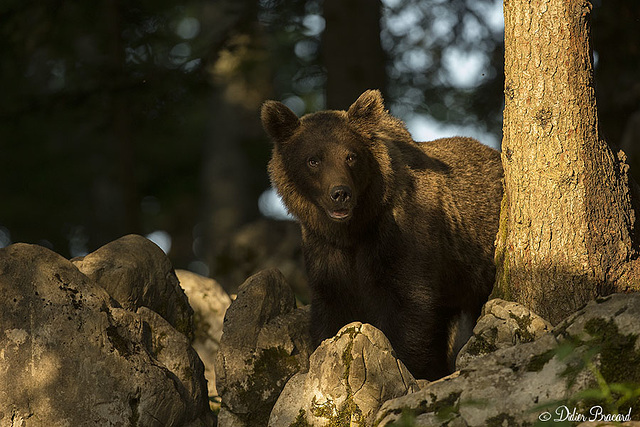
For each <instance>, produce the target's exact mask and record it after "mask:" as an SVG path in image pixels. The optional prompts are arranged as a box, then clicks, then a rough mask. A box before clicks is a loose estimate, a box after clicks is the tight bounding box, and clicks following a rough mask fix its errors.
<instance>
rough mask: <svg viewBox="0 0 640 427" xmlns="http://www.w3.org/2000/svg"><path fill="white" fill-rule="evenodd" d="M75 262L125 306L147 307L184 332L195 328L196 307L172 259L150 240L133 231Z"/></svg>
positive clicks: (74, 260)
mask: <svg viewBox="0 0 640 427" xmlns="http://www.w3.org/2000/svg"><path fill="white" fill-rule="evenodd" d="M72 261H73V263H74V264H75V265H76V267H77V268H78V270H80V271H81V272H82V273H84V274H85V275H86V276H87V277H89V278H90V279H92V280H93V281H95V282H96V283H97V284H98V285H99V286H101V287H102V288H104V289H105V290H106V291H107V292H108V293H109V295H111V297H113V299H115V300H116V301H118V303H119V304H120V305H121V306H122V307H123V308H126V309H127V310H131V311H136V310H137V309H138V308H139V307H147V308H150V309H151V310H153V311H155V312H156V313H158V314H159V315H161V316H162V317H163V318H164V319H165V320H167V321H168V322H169V323H170V324H171V325H173V327H174V328H176V329H177V330H178V331H180V332H182V333H183V334H185V335H190V334H191V331H193V310H192V309H191V307H190V306H189V301H188V299H187V296H186V295H185V294H184V291H183V290H182V288H181V287H180V283H179V282H178V278H177V277H176V275H175V272H174V271H173V266H172V265H171V261H169V258H167V256H166V255H165V254H164V252H162V249H160V248H159V247H158V246H157V245H156V244H155V243H153V242H151V241H150V240H148V239H145V238H144V237H142V236H138V235H135V234H131V235H128V236H124V237H121V238H120V239H118V240H114V241H113V242H110V243H107V244H106V245H104V246H103V247H101V248H100V249H98V250H97V251H95V252H92V253H90V254H89V255H87V256H85V257H83V258H75V259H73V260H72ZM190 338H191V337H190Z"/></svg>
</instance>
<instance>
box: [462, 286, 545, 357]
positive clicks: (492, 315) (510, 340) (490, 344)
mask: <svg viewBox="0 0 640 427" xmlns="http://www.w3.org/2000/svg"><path fill="white" fill-rule="evenodd" d="M551 329H552V326H551V324H550V323H549V322H547V321H546V320H544V319H543V318H542V317H540V316H538V315H537V314H535V313H534V312H532V311H531V310H529V309H528V308H527V307H525V306H523V305H522V304H518V303H517V302H511V301H505V300H502V299H499V298H496V299H492V300H489V301H488V302H487V303H486V304H485V305H484V307H483V308H482V315H481V316H480V319H478V323H477V324H476V326H475V327H474V328H473V335H472V336H471V338H469V341H468V342H467V343H466V344H465V346H464V347H462V349H461V350H460V353H458V357H457V359H456V369H463V368H464V367H465V366H467V365H468V364H469V363H470V362H471V361H472V360H473V359H476V358H478V357H482V356H484V355H486V354H489V353H491V352H494V351H496V350H499V349H502V348H507V347H512V346H514V345H516V344H519V343H527V342H532V341H535V340H536V339H538V338H540V337H541V336H542V335H544V334H546V333H548V332H550V331H551Z"/></svg>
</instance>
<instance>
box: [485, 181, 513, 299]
mask: <svg viewBox="0 0 640 427" xmlns="http://www.w3.org/2000/svg"><path fill="white" fill-rule="evenodd" d="M503 186H504V181H503ZM498 235H499V238H498V247H497V248H496V252H495V256H494V261H495V265H496V283H495V285H494V287H493V292H492V293H491V296H490V297H489V299H493V298H501V299H504V300H506V301H514V295H513V292H512V291H511V274H510V271H509V265H510V260H509V250H508V248H507V239H508V238H509V198H508V197H507V193H506V192H505V193H504V195H503V196H502V202H501V203H500V224H499V228H498Z"/></svg>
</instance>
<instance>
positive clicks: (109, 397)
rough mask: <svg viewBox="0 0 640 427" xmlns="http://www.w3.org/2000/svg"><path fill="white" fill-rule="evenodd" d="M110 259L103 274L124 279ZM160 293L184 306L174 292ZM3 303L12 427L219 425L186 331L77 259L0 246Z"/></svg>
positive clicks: (4, 406)
mask: <svg viewBox="0 0 640 427" xmlns="http://www.w3.org/2000/svg"><path fill="white" fill-rule="evenodd" d="M152 264H153V262H151V263H142V264H141V266H140V268H141V269H146V268H151V267H150V265H152ZM107 265H108V263H105V270H104V271H102V272H101V273H99V274H100V276H101V277H102V278H103V279H104V278H105V277H108V276H111V277H114V278H115V277H116V276H117V274H116V273H115V272H113V271H107V269H108V268H109V267H108V266H107ZM125 272H126V271H125ZM151 275H153V273H152V272H150V271H146V272H145V271H141V272H139V273H138V275H137V276H135V277H149V276H151ZM119 283H121V284H122V286H124V287H129V288H133V287H134V286H133V284H131V283H125V282H124V281H123V280H122V279H120V280H119ZM157 296H158V298H162V299H164V300H165V301H166V304H167V306H172V305H173V306H177V305H178V303H176V301H171V299H172V298H175V296H176V294H175V292H170V291H168V292H167V293H165V294H163V293H159V294H158V295H157ZM151 305H153V304H151ZM0 307H2V310H0V325H1V329H0V358H1V359H2V363H1V364H0V420H1V421H0V423H2V424H3V425H5V423H12V424H9V425H30V426H31V425H32V426H47V427H56V426H70V425H72V426H95V425H114V426H115V425H123V426H124V425H144V426H209V425H212V424H213V422H214V420H213V415H212V414H211V412H210V410H209V407H208V402H207V399H206V383H205V381H204V377H203V374H202V371H203V367H202V363H201V362H200V360H199V359H198V357H197V355H196V354H195V352H194V351H193V349H191V347H190V346H189V342H188V340H187V339H186V337H184V336H183V335H182V334H181V333H179V332H177V331H176V330H175V329H174V328H173V327H171V326H170V324H169V323H168V322H167V321H165V320H164V319H163V318H162V317H160V316H159V315H158V314H156V313H154V312H152V311H151V310H148V309H146V308H142V307H139V309H138V312H134V311H130V310H127V309H124V308H121V307H118V304H117V303H115V302H114V300H113V299H112V298H111V297H110V295H109V294H108V293H107V291H106V290H105V289H104V288H102V287H101V286H98V285H97V284H96V282H95V281H94V280H93V279H92V278H89V277H87V276H86V275H84V274H82V273H81V272H80V271H79V270H78V268H76V266H75V265H74V264H73V263H71V262H70V261H68V260H66V259H64V258H62V257H60V256H59V255H57V254H55V253H53V252H51V251H49V250H48V249H45V248H42V247H39V246H34V245H25V244H15V245H11V246H9V247H7V248H3V249H0Z"/></svg>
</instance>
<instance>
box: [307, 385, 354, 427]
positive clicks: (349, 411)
mask: <svg viewBox="0 0 640 427" xmlns="http://www.w3.org/2000/svg"><path fill="white" fill-rule="evenodd" d="M311 413H312V414H313V415H314V416H316V417H318V418H324V419H326V420H327V421H328V422H327V424H325V425H326V426H327V427H350V426H353V425H356V426H361V427H366V426H367V423H366V420H365V419H364V416H363V415H362V410H361V409H360V408H359V407H358V405H357V404H356V403H355V401H354V399H353V394H351V393H349V394H348V395H347V399H346V400H345V401H344V403H343V404H342V405H340V408H337V407H336V404H335V402H333V401H332V400H327V401H326V402H324V403H318V402H317V401H316V398H315V397H314V398H313V400H312V402H311Z"/></svg>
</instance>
